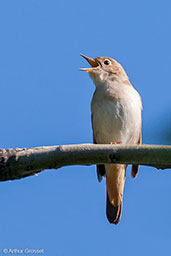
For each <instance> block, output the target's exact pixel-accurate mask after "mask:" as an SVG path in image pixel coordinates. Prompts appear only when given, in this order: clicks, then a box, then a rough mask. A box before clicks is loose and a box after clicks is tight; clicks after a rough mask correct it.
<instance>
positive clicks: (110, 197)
mask: <svg viewBox="0 0 171 256" xmlns="http://www.w3.org/2000/svg"><path fill="white" fill-rule="evenodd" d="M105 170H106V188H107V202H106V215H107V218H108V220H109V222H110V223H113V224H118V222H119V221H120V218H121V212H122V197H123V189H124V184H125V170H126V165H105Z"/></svg>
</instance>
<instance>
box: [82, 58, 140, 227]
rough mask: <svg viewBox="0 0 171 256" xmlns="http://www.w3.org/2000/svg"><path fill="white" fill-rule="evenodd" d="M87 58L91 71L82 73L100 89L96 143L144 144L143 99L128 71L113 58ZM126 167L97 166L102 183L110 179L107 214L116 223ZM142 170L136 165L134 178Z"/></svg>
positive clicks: (95, 111)
mask: <svg viewBox="0 0 171 256" xmlns="http://www.w3.org/2000/svg"><path fill="white" fill-rule="evenodd" d="M82 56H83V55H82ZM83 57H84V58H85V59H86V60H87V61H88V62H89V63H90V65H91V68H89V69H87V68H86V69H82V70H84V71H87V72H88V73H89V75H90V77H91V78H92V80H93V82H94V84H95V86H96V90H95V92H94V95H93V99H92V102H91V112H92V128H93V141H94V143H96V144H110V143H112V144H113V143H114V144H115V143H116V144H117V143H122V144H140V143H141V109H142V105H141V98H140V96H139V94H138V92H137V91H136V90H135V89H134V88H133V86H132V85H131V83H130V82H129V79H128V76H127V74H126V72H125V71H124V69H123V68H122V66H121V65H120V64H119V63H118V62H117V61H115V60H113V59H112V58H108V57H98V58H88V57H86V56H83ZM126 167H127V166H126V165H124V164H105V165H103V164H100V165H97V176H98V180H99V181H101V179H102V177H103V176H105V177H106V192H107V198H106V201H107V202H106V215H107V218H108V220H109V222H110V223H113V224H117V223H118V222H119V221H120V218H121V213H122V199H123V190H124V184H125V171H126ZM138 168H139V167H138V165H132V171H131V175H132V177H133V178H135V177H136V175H137V172H138Z"/></svg>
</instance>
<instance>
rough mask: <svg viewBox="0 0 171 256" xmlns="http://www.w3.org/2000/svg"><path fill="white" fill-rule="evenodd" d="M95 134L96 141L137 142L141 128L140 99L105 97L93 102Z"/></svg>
mask: <svg viewBox="0 0 171 256" xmlns="http://www.w3.org/2000/svg"><path fill="white" fill-rule="evenodd" d="M92 122H93V124H92V125H93V134H94V138H95V140H96V143H100V144H106V143H111V142H119V143H122V144H134V143H137V141H138V139H139V135H140V130H141V106H140V102H139V99H137V100H136V99H135V98H134V99H132V98H131V97H130V98H129V99H128V98H127V99H124V98H123V99H117V100H115V99H113V100H110V99H108V100H107V99H104V100H101V101H96V100H95V101H94V102H92Z"/></svg>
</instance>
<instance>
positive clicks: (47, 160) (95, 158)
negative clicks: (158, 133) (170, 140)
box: [0, 144, 171, 181]
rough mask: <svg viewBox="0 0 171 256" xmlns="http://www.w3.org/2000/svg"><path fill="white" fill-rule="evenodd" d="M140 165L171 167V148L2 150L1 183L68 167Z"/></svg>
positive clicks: (87, 146)
mask: <svg viewBox="0 0 171 256" xmlns="http://www.w3.org/2000/svg"><path fill="white" fill-rule="evenodd" d="M117 163H118V164H139V165H147V166H153V167H156V168H157V169H167V168H171V146H162V145H110V144H96V145H94V144H80V145H64V146H49V147H36V148H22V149H21V148H15V149H0V181H5V180H14V179H20V178H24V177H26V176H30V175H34V174H36V173H38V172H41V171H43V170H45V169H58V168H60V167H62V166H67V165H92V164H117Z"/></svg>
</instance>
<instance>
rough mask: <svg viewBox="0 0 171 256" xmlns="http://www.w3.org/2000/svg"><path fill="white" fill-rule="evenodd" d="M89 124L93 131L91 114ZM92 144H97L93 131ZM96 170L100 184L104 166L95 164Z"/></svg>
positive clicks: (103, 174)
mask: <svg viewBox="0 0 171 256" xmlns="http://www.w3.org/2000/svg"><path fill="white" fill-rule="evenodd" d="M91 124H92V129H93V115H92V114H91ZM93 143H94V144H97V142H96V140H95V138H94V130H93ZM96 168H97V178H98V181H99V182H101V181H102V177H103V176H105V173H106V172H105V167H104V164H97V165H96Z"/></svg>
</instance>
